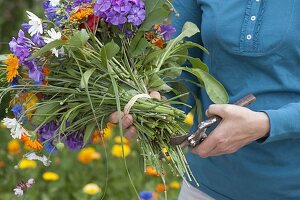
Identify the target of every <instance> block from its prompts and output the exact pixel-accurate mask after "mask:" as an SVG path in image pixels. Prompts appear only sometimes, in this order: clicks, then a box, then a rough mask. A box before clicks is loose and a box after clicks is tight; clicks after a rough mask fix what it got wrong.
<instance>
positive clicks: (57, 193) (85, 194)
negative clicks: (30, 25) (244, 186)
mask: <svg viewBox="0 0 300 200" xmlns="http://www.w3.org/2000/svg"><path fill="white" fill-rule="evenodd" d="M26 10H30V11H32V12H34V13H35V14H37V15H38V16H42V15H43V9H42V1H41V0H12V1H4V0H0V13H1V17H0V54H7V53H9V48H8V42H9V41H10V40H11V38H12V37H13V36H17V33H18V30H19V29H20V28H21V24H22V22H26V21H28V19H27V16H26ZM0 84H3V83H0ZM8 103H9V102H7V101H6V103H5V101H4V103H2V104H1V105H0V120H1V119H2V118H3V117H5V116H7V115H10V110H7V109H6V108H7V104H8ZM0 126H1V125H0ZM108 132H109V134H108V136H107V138H106V139H105V141H106V142H105V144H101V142H99V141H98V142H97V141H94V144H91V145H89V146H88V147H87V148H84V149H82V150H81V151H73V152H71V151H68V150H63V151H61V152H58V153H56V154H52V155H51V157H50V159H51V160H52V164H51V165H50V167H45V166H43V165H42V163H41V162H36V161H29V160H24V159H22V157H23V154H24V153H25V150H26V148H27V147H25V146H24V145H23V144H22V143H20V142H18V141H17V140H12V139H11V136H10V134H9V132H8V131H7V130H6V129H4V128H3V126H2V127H0V200H11V199H26V200H73V199H74V200H77V199H78V200H85V199H109V200H114V199H116V200H133V199H138V197H137V195H136V193H135V191H134V189H133V186H132V184H131V183H130V179H129V177H128V175H127V174H128V173H127V170H126V168H125V166H124V159H123V158H122V150H121V145H120V137H118V133H117V131H113V129H111V130H108ZM136 146H137V145H136V143H135V142H133V143H131V144H130V143H127V144H126V145H125V146H124V150H125V154H126V160H127V165H128V170H129V173H130V175H131V178H132V181H133V184H134V186H135V188H136V191H137V192H138V193H140V192H143V191H149V192H151V193H152V195H153V198H152V199H153V200H155V199H156V200H157V199H164V197H165V194H164V192H163V191H164V189H165V187H164V185H163V184H162V183H163V182H162V179H161V177H160V176H157V174H156V171H155V169H152V168H149V167H148V168H147V170H146V172H145V171H144V163H143V160H142V159H141V158H142V157H141V156H140V152H139V151H138V148H137V147H136ZM48 155H49V154H48ZM20 160H21V161H20ZM30 178H34V179H35V182H36V183H35V184H34V185H33V187H32V188H30V189H29V190H28V191H26V193H25V196H23V197H20V198H17V197H15V196H14V194H13V189H14V188H15V187H16V185H17V184H18V182H19V181H21V180H24V181H27V180H28V179H30ZM165 179H166V189H167V191H168V192H167V195H168V199H171V200H173V199H176V197H177V195H178V193H179V187H180V185H179V182H180V179H179V178H177V177H175V176H174V175H173V174H172V173H171V172H166V175H165ZM145 199H146V198H145Z"/></svg>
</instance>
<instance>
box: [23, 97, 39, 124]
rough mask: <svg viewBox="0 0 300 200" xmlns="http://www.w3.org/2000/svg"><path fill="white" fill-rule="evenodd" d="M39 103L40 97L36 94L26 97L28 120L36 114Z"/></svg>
mask: <svg viewBox="0 0 300 200" xmlns="http://www.w3.org/2000/svg"><path fill="white" fill-rule="evenodd" d="M38 101H39V99H38V97H37V96H36V95H35V94H34V93H31V92H30V93H27V95H26V97H25V106H24V107H25V110H26V111H27V112H26V116H27V117H28V119H31V117H32V114H33V113H34V112H35V105H36V104H37V102H38Z"/></svg>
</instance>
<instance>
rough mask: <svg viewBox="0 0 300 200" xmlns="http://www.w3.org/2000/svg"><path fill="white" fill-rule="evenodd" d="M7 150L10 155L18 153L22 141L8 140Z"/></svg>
mask: <svg viewBox="0 0 300 200" xmlns="http://www.w3.org/2000/svg"><path fill="white" fill-rule="evenodd" d="M7 151H8V154H9V155H16V154H18V153H20V152H21V147H20V143H19V141H18V140H16V139H14V140H11V141H9V142H8V144H7Z"/></svg>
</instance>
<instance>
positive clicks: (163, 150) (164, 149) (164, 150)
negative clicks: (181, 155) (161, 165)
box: [162, 147, 171, 160]
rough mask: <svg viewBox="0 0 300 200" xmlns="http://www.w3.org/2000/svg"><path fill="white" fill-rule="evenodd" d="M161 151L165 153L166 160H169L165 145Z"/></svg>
mask: <svg viewBox="0 0 300 200" xmlns="http://www.w3.org/2000/svg"><path fill="white" fill-rule="evenodd" d="M162 152H163V154H164V155H165V157H166V159H167V160H171V157H170V154H169V152H168V149H167V148H166V147H164V148H163V149H162Z"/></svg>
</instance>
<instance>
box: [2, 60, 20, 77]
mask: <svg viewBox="0 0 300 200" xmlns="http://www.w3.org/2000/svg"><path fill="white" fill-rule="evenodd" d="M4 64H6V65H7V69H6V71H7V75H6V77H7V78H6V79H7V81H8V82H9V83H10V82H12V81H13V79H14V78H16V77H17V76H18V75H19V72H18V69H19V59H18V58H17V57H16V56H15V55H13V54H9V55H8V56H7V59H6V60H5V61H4Z"/></svg>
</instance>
